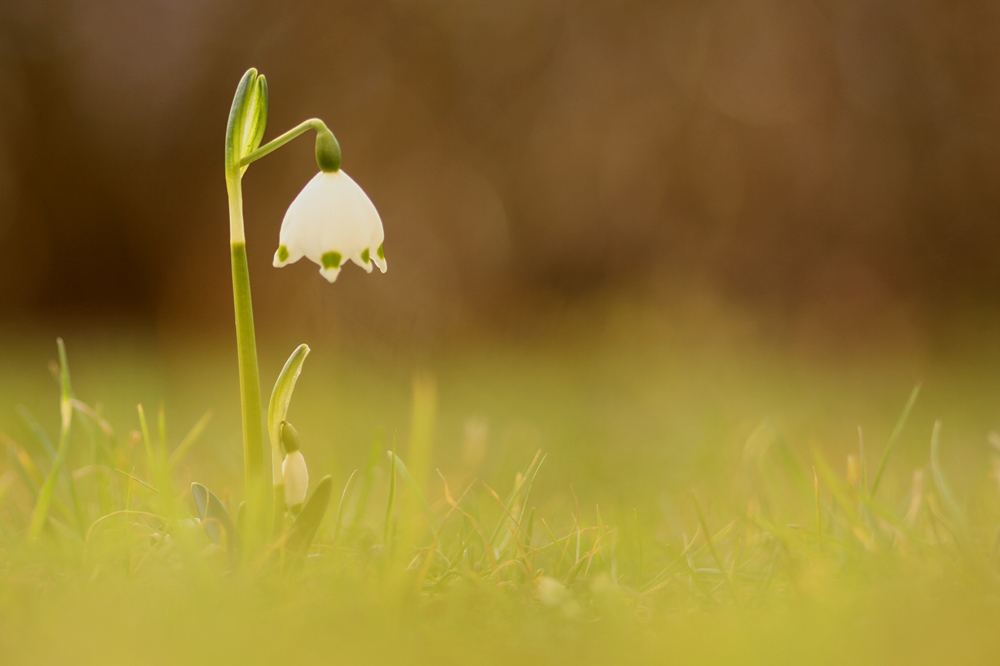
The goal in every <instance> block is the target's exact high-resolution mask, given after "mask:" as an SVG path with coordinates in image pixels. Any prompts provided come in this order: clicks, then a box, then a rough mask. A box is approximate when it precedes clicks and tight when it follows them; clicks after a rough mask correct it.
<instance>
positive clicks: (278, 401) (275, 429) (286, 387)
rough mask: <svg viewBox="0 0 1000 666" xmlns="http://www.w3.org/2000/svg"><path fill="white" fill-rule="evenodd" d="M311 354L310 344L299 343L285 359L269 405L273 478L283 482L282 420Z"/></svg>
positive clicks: (268, 417) (268, 416) (268, 425)
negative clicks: (304, 364) (303, 365)
mask: <svg viewBox="0 0 1000 666" xmlns="http://www.w3.org/2000/svg"><path fill="white" fill-rule="evenodd" d="M308 355H309V345H299V346H298V347H296V348H295V351H293V352H292V355H291V356H289V357H288V360H287V361H285V367H283V368H282V369H281V372H280V373H279V374H278V379H277V381H275V382H274V389H273V390H272V391H271V401H270V402H269V403H268V405H267V435H268V437H269V438H270V440H271V466H272V470H271V471H272V479H273V481H274V484H275V485H277V484H278V483H280V482H281V422H282V421H284V420H285V417H286V416H287V415H288V405H289V403H290V402H291V401H292V392H293V391H294V390H295V382H297V381H298V379H299V375H300V374H301V373H302V364H303V363H304V362H305V360H306V356H308Z"/></svg>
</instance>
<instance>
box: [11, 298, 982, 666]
mask: <svg viewBox="0 0 1000 666" xmlns="http://www.w3.org/2000/svg"><path fill="white" fill-rule="evenodd" d="M602 322H603V324H602V326H601V328H599V329H595V328H593V327H591V328H590V329H588V330H587V332H585V333H579V332H576V333H572V334H570V333H567V331H569V330H578V327H577V326H576V325H575V322H574V321H573V319H572V317H570V318H568V319H567V323H566V324H565V328H562V327H557V328H556V329H555V330H554V331H552V332H551V333H550V334H547V335H543V336H539V337H538V338H536V339H535V340H533V341H532V342H531V343H520V344H517V345H514V344H510V343H502V342H496V341H494V342H489V341H479V342H477V343H475V344H471V343H470V344H468V345H466V346H463V347H458V348H453V349H450V350H449V351H448V353H447V354H442V355H440V356H437V357H433V358H431V359H429V360H428V359H425V360H424V363H423V364H422V365H423V369H422V370H421V371H419V372H417V373H416V374H415V375H414V374H412V373H411V372H410V371H409V370H406V371H402V370H400V369H399V367H400V365H403V364H400V363H398V362H396V361H389V362H382V363H380V362H379V361H378V358H377V357H378V355H377V354H371V355H366V352H364V351H361V352H358V353H354V354H348V353H344V350H343V349H341V350H340V353H338V354H333V353H330V352H324V351H323V349H324V345H323V344H320V343H319V342H316V343H314V344H313V349H314V352H313V354H312V355H310V357H309V359H308V361H306V363H305V366H304V370H303V373H302V377H301V380H300V383H299V387H298V388H297V389H296V395H295V397H294V399H293V401H292V404H291V408H290V410H289V417H290V419H291V420H292V421H293V422H294V423H295V425H296V427H297V428H298V430H299V432H300V435H301V441H302V450H303V452H304V454H305V455H306V458H307V460H308V461H309V464H310V472H311V474H312V476H313V479H314V481H313V490H312V491H311V492H329V493H330V496H331V500H330V510H329V511H327V512H326V516H325V519H324V520H323V522H322V524H321V525H320V526H319V530H318V533H317V535H316V537H315V539H314V540H313V541H312V545H311V546H310V547H309V548H308V551H307V552H301V553H299V547H298V546H296V545H295V543H290V541H286V542H284V543H283V547H280V548H276V549H274V550H273V551H271V552H269V553H268V554H266V555H263V556H258V557H255V558H252V559H251V560H250V561H241V559H240V558H239V557H234V541H233V539H232V538H231V533H232V531H233V530H232V528H229V527H227V526H226V525H225V524H224V523H225V521H226V520H227V519H228V516H230V515H231V516H236V515H237V513H238V511H237V507H238V502H239V498H240V496H241V492H242V491H241V488H240V484H241V474H240V472H241V463H240V440H239V431H238V422H239V421H238V419H239V416H238V404H237V403H236V401H235V399H234V397H233V396H232V393H233V391H234V390H235V387H236V383H235V379H234V378H235V367H230V366H232V365H233V364H232V363H230V361H232V358H230V357H231V356H232V354H229V353H228V352H226V351H224V349H225V348H224V347H219V348H216V347H212V346H211V345H206V346H204V347H185V348H183V349H179V350H177V349H174V350H172V349H169V348H157V347H152V346H146V345H148V344H149V343H148V342H143V341H142V338H129V339H122V340H118V341H113V344H109V343H108V337H107V335H106V334H97V335H93V334H91V335H88V334H87V333H86V332H81V333H80V335H79V336H78V339H79V340H80V342H79V343H78V344H75V343H74V339H75V338H72V337H71V338H69V340H68V342H69V354H68V355H65V356H63V355H57V354H54V353H53V352H54V351H55V350H54V349H53V350H51V351H49V350H46V349H44V348H42V347H40V346H39V345H38V344H37V343H36V342H35V340H36V337H37V336H35V335H34V334H31V335H28V336H27V337H19V336H17V335H14V334H11V333H8V334H6V337H4V338H3V340H2V341H0V342H2V344H3V348H4V349H5V350H7V351H8V352H11V353H8V354H5V356H4V357H3V359H2V360H0V370H2V371H3V374H2V376H3V377H4V380H3V384H2V385H0V398H3V399H4V400H5V401H6V403H7V404H9V405H10V407H9V409H7V410H6V411H5V412H4V413H3V414H0V432H2V433H4V434H3V443H4V445H5V446H6V447H7V449H8V453H9V456H8V460H7V463H6V465H5V466H4V467H3V468H2V469H3V470H4V471H3V473H2V476H0V660H2V662H3V663H65V662H71V663H102V664H117V663H137V662H138V663H144V664H160V663H163V664H167V663H171V664H172V663H219V664H225V663H265V662H268V663H273V662H276V661H280V662H296V661H302V662H316V661H325V662H331V661H332V662H334V663H343V664H354V663H357V664H361V663H365V664H368V663H435V664H440V663H460V662H461V663H480V664H492V663H497V664H499V663H512V662H514V661H530V662H538V661H543V660H544V661H546V662H549V663H567V664H568V663H615V664H619V663H668V662H677V663H748V664H755V663H761V664H763V663H767V664H775V663H796V664H799V663H810V664H842V663H851V664H886V663H900V664H903V663H905V664H920V663H941V662H945V663H963V664H971V663H995V662H996V658H997V657H998V656H1000V637H998V635H997V633H996V631H995V626H996V621H997V619H998V612H997V611H998V592H1000V587H998V567H1000V539H998V538H997V534H998V525H1000V493H998V475H997V470H998V469H1000V449H998V448H997V447H996V446H993V445H991V444H989V442H990V441H991V439H990V438H991V437H992V440H993V441H997V442H998V444H1000V438H998V437H996V436H995V435H991V434H990V433H991V432H992V430H993V429H994V428H996V427H998V426H1000V424H998V423H997V416H996V414H997V410H996V405H997V404H1000V402H997V401H995V400H993V399H992V398H996V397H997V396H996V393H997V389H998V385H997V382H996V381H995V380H994V379H993V377H994V370H995V368H994V367H993V366H994V365H995V362H994V359H996V355H995V354H994V353H992V352H991V351H990V348H989V346H983V347H981V348H978V349H977V350H975V351H974V352H967V353H968V354H969V358H968V359H962V358H959V359H956V358H947V357H941V356H935V357H932V356H927V355H925V356H921V355H918V354H916V355H915V354H913V353H907V354H904V355H896V356H894V355H892V354H882V353H880V354H877V355H876V354H871V355H865V354H861V355H854V356H838V357H836V358H833V359H832V360H824V359H822V358H817V357H815V356H809V355H803V354H795V353H789V352H787V351H782V352H780V353H779V352H775V351H773V350H768V349H767V348H766V347H764V346H762V345H759V344H755V343H752V342H747V340H745V339H740V338H738V337H735V336H734V337H732V338H729V339H721V340H720V339H715V340H710V341H707V342H706V341H705V336H704V335H702V334H701V332H699V331H698V330H693V329H687V330H686V329H684V328H681V327H678V326H677V325H674V324H667V323H664V321H662V320H661V319H659V318H658V317H656V316H652V315H649V316H647V315H644V314H642V313H641V312H640V313H636V312H635V311H624V310H623V311H618V312H616V311H615V310H610V311H608V312H603V313H602ZM716 324H717V322H715V323H712V322H708V323H704V326H705V327H706V329H709V328H710V329H712V330H715V329H717V328H718V326H717V325H716ZM723 328H725V326H723ZM286 346H287V345H284V344H283V343H281V344H278V343H274V342H273V341H272V343H271V344H270V345H268V344H265V345H262V354H263V357H264V363H263V367H271V366H276V365H280V359H281V356H282V351H284V352H285V353H287V349H284V347H286ZM289 348H290V347H289ZM14 350H17V351H18V352H19V353H18V354H16V355H15V354H14V353H12V352H13V351H14ZM129 350H133V351H129ZM55 357H59V361H57V362H56V363H55V365H54V367H53V372H52V373H51V374H52V378H51V379H55V380H56V381H55V382H53V381H51V379H48V378H46V377H45V374H44V365H45V360H47V359H48V358H55ZM275 359H278V360H277V361H275ZM845 359H846V360H845ZM60 361H61V362H60ZM408 367H413V366H412V365H408ZM328 377H338V378H350V381H337V382H328V381H324V378H328ZM414 377H415V379H414ZM272 379H273V378H272ZM919 379H923V384H922V385H921V388H920V390H919V394H918V392H917V391H916V390H914V386H915V385H916V384H917V380H919ZM70 380H72V381H70ZM264 381H265V383H267V382H268V378H267V377H265V378H264ZM95 386H96V387H98V388H96V389H95V388H94V387H95ZM157 394H159V396H158V395H157ZM908 396H909V400H908ZM136 397H137V398H139V399H138V400H133V399H132V398H136ZM98 399H101V400H102V401H103V406H101V405H98V401H99V400H98ZM160 399H165V402H164V403H160V402H159V400H160ZM139 401H142V402H143V405H144V407H142V408H139V409H136V404H135V403H136V402H139ZM19 404H20V405H22V407H21V408H18V405H19ZM161 404H165V405H166V407H161ZM60 405H62V407H60ZM209 410H211V411H210V413H208V414H206V412H208V411H209ZM67 411H68V413H69V418H65V415H66V413H67ZM60 414H62V416H61V415H60ZM939 419H940V420H939ZM859 424H860V425H861V428H860V430H859V428H858V426H859ZM327 474H329V475H330V476H331V479H330V481H324V482H320V479H321V478H322V477H324V476H325V475H327ZM192 482H199V483H203V484H204V486H205V487H207V488H209V489H211V490H212V491H214V493H215V495H217V497H218V502H219V505H220V506H222V507H224V508H225V511H221V512H220V511H219V510H215V511H216V513H213V509H211V508H209V509H207V510H206V512H200V511H199V510H198V509H197V508H196V502H195V498H194V496H193V495H192V490H191V488H192ZM317 488H319V490H317ZM196 492H200V491H196ZM201 497H202V498H205V497H207V495H202V496H201ZM199 501H203V502H208V500H204V499H203V500H199ZM208 505H209V506H210V505H211V503H210V502H208ZM304 511H308V507H307V508H306V509H304ZM202 513H204V515H205V516H206V519H205V520H204V521H203V520H201V519H200V516H201V515H202ZM294 534H295V532H294V531H293V532H291V533H290V536H289V540H293V539H294V538H295V537H294V536H291V535H294ZM306 542H307V541H300V542H299V543H306Z"/></svg>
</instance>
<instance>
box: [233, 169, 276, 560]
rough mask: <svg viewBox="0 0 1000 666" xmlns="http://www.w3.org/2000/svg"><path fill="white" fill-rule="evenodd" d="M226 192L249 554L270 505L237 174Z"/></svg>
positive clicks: (263, 527)
mask: <svg viewBox="0 0 1000 666" xmlns="http://www.w3.org/2000/svg"><path fill="white" fill-rule="evenodd" d="M226 184H227V186H228V190H229V230H230V245H231V250H232V267H233V304H234V307H235V311H236V348H237V352H238V356H239V367H240V406H241V408H242V412H243V471H244V475H245V481H246V502H247V522H246V524H247V528H248V532H249V533H248V534H247V535H246V540H247V541H246V542H247V544H248V546H249V548H248V549H247V550H248V551H253V550H254V547H255V546H256V545H257V544H259V543H260V541H261V539H262V538H263V536H264V535H265V534H266V526H267V524H268V520H267V512H268V508H269V504H270V497H269V494H270V493H269V488H268V486H269V484H268V483H267V476H266V474H265V470H264V414H263V410H262V407H261V399H260V374H259V371H258V367H257V339H256V336H255V335H254V326H253V303H252V301H251V299H250V272H249V268H248V266H247V250H246V241H245V238H244V235H243V196H242V190H241V187H240V176H239V174H238V172H234V171H229V172H228V173H227V174H226Z"/></svg>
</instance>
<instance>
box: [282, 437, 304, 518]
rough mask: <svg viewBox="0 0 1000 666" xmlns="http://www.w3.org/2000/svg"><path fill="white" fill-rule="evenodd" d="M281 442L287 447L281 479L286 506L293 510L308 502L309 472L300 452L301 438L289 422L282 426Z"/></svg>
mask: <svg viewBox="0 0 1000 666" xmlns="http://www.w3.org/2000/svg"><path fill="white" fill-rule="evenodd" d="M281 442H282V444H284V446H285V452H286V455H285V459H284V460H283V461H282V463H281V478H282V480H283V481H284V484H285V506H287V507H289V508H292V507H295V506H298V505H301V504H302V503H303V502H305V501H306V491H308V490H309V470H308V469H306V459H305V458H303V457H302V452H301V451H299V436H298V433H296V432H295V428H293V427H292V424H290V423H288V422H287V421H284V422H282V424H281Z"/></svg>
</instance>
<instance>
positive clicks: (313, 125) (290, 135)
mask: <svg viewBox="0 0 1000 666" xmlns="http://www.w3.org/2000/svg"><path fill="white" fill-rule="evenodd" d="M309 130H316V131H317V132H319V131H321V130H326V131H327V132H329V131H330V130H328V129H327V128H326V123H324V122H323V121H322V120H320V119H319V118H310V119H309V120H304V121H302V122H301V123H299V124H298V125H296V126H295V127H293V128H292V129H290V130H288V131H287V132H285V133H284V134H282V135H281V136H278V137H275V138H273V139H271V140H270V141H268V142H267V143H265V144H264V145H263V146H261V147H260V148H258V149H257V150H255V151H253V152H252V153H248V154H247V155H244V156H243V159H241V160H240V166H241V167H245V166H247V165H248V164H250V163H252V162H256V161H257V160H259V159H260V158H262V157H264V156H265V155H267V154H269V153H272V152H274V151H275V150H277V149H278V148H281V147H282V146H283V145H285V144H286V143H288V142H289V141H291V140H292V139H294V138H295V137H297V136H299V135H301V134H304V133H306V132H308V131H309Z"/></svg>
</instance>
